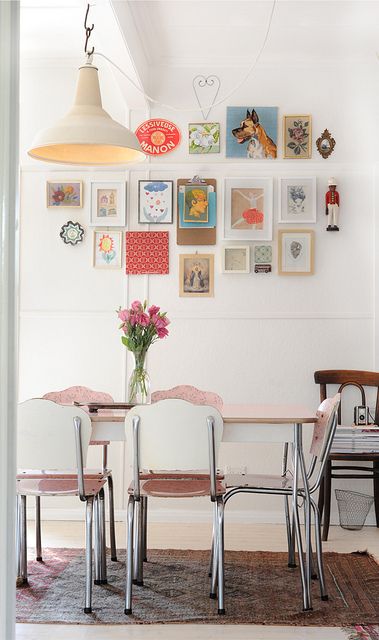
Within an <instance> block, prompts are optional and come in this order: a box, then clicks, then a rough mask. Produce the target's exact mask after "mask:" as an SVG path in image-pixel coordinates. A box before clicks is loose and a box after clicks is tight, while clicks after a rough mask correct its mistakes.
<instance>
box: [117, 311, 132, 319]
mask: <svg viewBox="0 0 379 640" xmlns="http://www.w3.org/2000/svg"><path fill="white" fill-rule="evenodd" d="M129 316H130V312H129V311H128V309H122V310H121V311H119V312H118V317H119V318H120V320H121V322H128V320H129Z"/></svg>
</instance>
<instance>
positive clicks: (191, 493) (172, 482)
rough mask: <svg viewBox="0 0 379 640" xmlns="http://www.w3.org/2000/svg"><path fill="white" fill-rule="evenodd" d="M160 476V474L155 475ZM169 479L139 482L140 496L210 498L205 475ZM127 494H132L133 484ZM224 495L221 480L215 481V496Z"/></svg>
mask: <svg viewBox="0 0 379 640" xmlns="http://www.w3.org/2000/svg"><path fill="white" fill-rule="evenodd" d="M157 475H160V474H157ZM170 476H171V477H158V478H154V479H149V480H141V482H140V493H141V496H146V497H148V496H150V497H156V498H196V497H201V496H210V479H209V475H208V476H207V475H206V474H198V475H197V474H190V475H187V474H186V475H180V474H177V475H174V474H170ZM128 492H129V493H130V494H132V493H133V492H134V486H133V483H131V484H130V486H129V489H128ZM224 493H225V486H224V483H223V481H222V480H221V479H217V480H216V495H218V496H221V495H223V494H224Z"/></svg>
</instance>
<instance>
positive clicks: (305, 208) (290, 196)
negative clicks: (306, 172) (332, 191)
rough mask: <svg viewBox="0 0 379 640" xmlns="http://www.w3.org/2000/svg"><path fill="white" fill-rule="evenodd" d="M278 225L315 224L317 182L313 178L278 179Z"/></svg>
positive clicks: (286, 177) (289, 177)
mask: <svg viewBox="0 0 379 640" xmlns="http://www.w3.org/2000/svg"><path fill="white" fill-rule="evenodd" d="M278 200H279V217H278V222H279V223H280V224H292V225H294V224H316V221H317V180H316V177H315V176H302V177H300V178H299V177H292V176H282V177H281V178H279V199H278Z"/></svg>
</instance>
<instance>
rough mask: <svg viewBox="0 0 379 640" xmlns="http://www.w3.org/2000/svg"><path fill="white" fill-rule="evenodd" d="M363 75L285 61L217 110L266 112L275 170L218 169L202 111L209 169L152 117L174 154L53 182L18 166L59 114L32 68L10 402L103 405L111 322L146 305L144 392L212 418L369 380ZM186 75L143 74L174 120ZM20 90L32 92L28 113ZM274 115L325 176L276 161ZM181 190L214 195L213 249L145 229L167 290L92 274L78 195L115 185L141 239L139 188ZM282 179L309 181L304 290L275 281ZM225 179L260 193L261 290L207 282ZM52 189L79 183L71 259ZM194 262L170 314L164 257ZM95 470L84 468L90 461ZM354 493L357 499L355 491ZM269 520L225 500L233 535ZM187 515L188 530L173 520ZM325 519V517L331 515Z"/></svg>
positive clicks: (266, 452) (373, 324) (117, 349)
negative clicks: (251, 182) (191, 277)
mask: <svg viewBox="0 0 379 640" xmlns="http://www.w3.org/2000/svg"><path fill="white" fill-rule="evenodd" d="M279 4H280V5H282V4H287V3H279ZM324 53H325V52H324ZM278 60H279V59H278ZM375 65H376V66H374V65H373V64H372V63H371V62H370V61H368V62H367V64H365V65H363V66H362V67H361V66H358V65H354V64H349V65H348V64H344V62H343V60H342V59H341V58H339V59H338V62H336V61H335V60H334V61H333V60H330V61H329V64H326V63H325V61H322V62H320V63H319V64H318V63H317V60H316V59H313V60H312V62H311V63H310V64H309V66H306V65H305V64H302V63H296V62H294V61H291V63H286V65H284V67H283V66H281V65H280V64H279V62H278V64H276V65H273V64H269V61H267V60H266V61H263V62H262V65H261V66H259V68H258V69H257V71H256V72H255V73H254V75H253V76H252V77H251V78H250V79H249V81H247V82H246V84H245V85H244V86H243V87H241V89H240V90H239V92H238V94H236V95H235V96H234V97H233V98H230V99H229V100H228V103H229V104H230V105H233V104H234V105H246V106H248V107H250V108H251V107H254V106H263V105H273V106H279V114H280V122H279V138H278V151H279V156H278V159H277V160H274V161H250V162H249V161H247V160H246V161H245V160H229V159H227V158H225V126H226V105H221V106H218V107H216V108H215V109H214V110H213V111H212V112H211V115H210V120H214V121H215V122H220V124H221V153H220V154H211V155H207V156H193V155H192V156H191V155H189V154H188V150H187V125H188V122H198V121H201V120H202V117H201V116H200V117H199V114H198V112H197V111H196V110H195V109H194V110H193V112H189V113H183V112H180V113H175V112H172V111H170V110H168V109H159V108H156V107H154V108H152V110H151V115H152V116H158V117H163V118H167V119H171V120H173V121H174V122H175V123H176V124H178V126H179V127H180V128H181V131H182V136H183V139H182V143H181V145H180V146H179V148H178V149H177V150H175V151H174V152H173V153H171V154H169V155H167V157H162V158H157V159H151V160H150V161H148V162H146V164H144V165H138V166H135V167H131V168H128V170H127V171H125V172H122V171H119V170H116V171H113V170H112V169H109V170H107V171H89V170H87V169H86V170H81V169H80V168H75V169H73V170H68V169H67V168H65V169H64V171H62V170H61V169H59V168H58V169H57V168H56V167H55V168H53V167H51V166H50V167H49V166H48V167H47V168H46V167H44V166H43V165H40V164H37V163H35V162H33V161H31V160H30V159H26V156H25V153H24V151H25V148H26V147H27V146H28V144H29V143H30V139H31V134H32V132H33V131H34V130H36V129H38V128H39V126H40V125H41V121H42V120H43V119H46V121H47V120H48V121H49V122H50V121H53V120H54V119H55V116H56V115H57V116H58V111H59V112H60V111H62V106H61V105H60V104H59V97H57V95H56V94H55V93H54V92H53V96H52V100H50V95H49V94H51V89H49V90H48V89H47V87H51V85H52V83H54V81H55V75H54V74H55V70H54V69H53V68H51V67H44V65H43V64H42V62H41V63H40V64H37V62H35V63H33V65H29V67H28V69H27V74H26V73H25V74H24V76H23V84H22V95H23V102H22V107H23V114H24V126H23V132H22V133H23V135H22V145H21V148H22V157H23V158H24V162H23V168H22V169H23V170H22V220H21V342H20V347H21V348H20V399H21V400H23V399H25V398H28V397H31V396H36V395H41V394H43V393H45V392H46V391H48V390H52V389H59V388H64V387H66V386H70V385H73V384H83V385H87V386H90V387H93V388H95V389H103V390H104V391H108V392H109V393H111V394H112V395H113V396H114V397H115V398H116V399H123V398H125V397H126V396H125V393H126V381H127V378H128V372H129V371H130V367H131V366H132V362H131V358H130V357H126V354H125V351H124V349H123V347H122V345H121V342H120V335H119V331H118V321H117V318H116V314H115V313H114V311H115V309H117V308H118V306H119V305H124V304H127V303H128V302H129V303H130V302H131V301H133V300H134V299H136V298H140V299H144V298H148V299H149V301H150V302H151V303H154V304H158V305H160V306H161V307H162V308H163V309H164V310H167V312H168V315H169V317H170V318H171V320H172V324H171V325H170V335H169V337H168V338H167V339H166V340H164V341H160V342H159V343H157V344H155V345H154V346H153V347H152V348H151V350H150V352H149V357H148V369H149V374H150V376H151V380H152V386H153V388H154V389H157V388H165V387H169V386H173V385H175V384H180V383H188V384H194V385H196V386H199V387H203V388H205V389H210V390H214V391H216V392H217V393H219V394H220V395H222V397H223V398H224V400H225V402H244V401H250V402H254V401H257V402H258V401H259V402H301V403H305V404H308V405H310V406H316V405H317V404H318V389H317V388H316V386H315V385H314V383H313V372H314V370H316V369H319V368H352V369H354V368H357V369H374V368H375V367H376V368H377V367H378V361H379V360H378V357H376V359H375V357H374V348H375V344H376V342H375V336H376V335H377V333H378V326H377V317H378V313H377V309H378V305H377V295H376V293H375V291H374V282H375V281H374V275H376V279H377V273H376V274H375V270H376V271H377V266H375V265H376V263H375V262H374V260H375V256H376V254H377V249H376V247H378V245H379V240H378V238H377V237H376V236H375V234H374V229H375V228H376V227H375V226H374V197H373V195H374V182H377V177H375V176H374V172H373V166H374V164H375V162H376V145H375V144H370V143H369V140H373V139H374V138H375V132H376V131H377V124H376V112H377V107H378V97H377V86H376V85H375V83H374V82H373V81H372V78H373V74H374V73H377V63H375ZM145 72H146V69H145ZM197 72H198V69H195V68H191V67H189V66H186V67H182V68H178V67H177V66H173V67H170V68H165V67H158V66H154V65H152V66H151V68H150V93H152V94H153V95H154V96H156V97H158V98H160V99H163V101H164V102H168V103H172V104H175V105H178V106H179V107H180V106H186V105H187V104H188V103H190V104H191V103H193V102H194V96H193V92H192V85H191V83H192V78H193V77H194V76H195V75H196V73H197ZM202 72H204V73H205V74H207V72H208V73H212V69H211V68H209V69H206V68H203V69H202ZM239 73H241V72H240V70H239V69H238V68H237V67H236V68H234V69H232V68H225V69H222V71H220V70H219V75H220V76H221V81H222V88H221V95H224V94H225V93H226V92H227V91H228V90H229V88H230V87H231V86H232V85H233V84H235V83H236V81H237V79H238V78H239ZM237 76H238V78H237ZM75 77H76V71H75V70H73V71H70V70H69V69H66V70H65V69H63V73H62V76H61V85H60V90H61V92H62V95H63V96H64V98H63V99H64V101H65V102H68V103H69V102H70V100H71V96H72V94H73V85H74V78H75ZM337 77H338V82H336V78H337ZM113 83H114V80H113V79H112V78H111V77H108V76H107V77H106V80H105V83H104V86H105V95H106V96H107V108H108V109H109V111H110V112H111V114H112V115H113V116H114V117H116V116H117V114H119V115H120V116H121V115H122V114H123V113H124V114H125V113H126V112H127V110H126V109H125V105H124V104H123V102H122V101H121V99H120V94H119V92H118V91H116V90H115V91H114V92H112V87H113V86H114V84H113ZM35 86H40V87H41V92H42V94H41V102H42V106H41V107H40V104H39V100H38V99H37V97H36V95H35ZM113 97H114V100H113ZM63 111H64V109H63ZM286 113H287V114H288V113H311V114H312V116H313V139H314V140H315V138H316V137H317V136H318V135H319V134H320V133H321V132H322V131H323V130H324V129H325V128H326V127H328V128H329V130H330V131H331V133H332V135H333V136H334V137H335V139H336V141H337V145H336V150H335V153H334V154H333V155H332V156H331V158H330V159H329V160H324V159H323V158H321V156H319V154H318V153H317V151H316V149H315V146H314V144H313V156H312V159H311V160H304V161H293V160H283V159H281V156H282V143H281V137H282V136H281V134H282V127H281V118H282V116H283V115H284V114H286ZM125 117H129V118H130V122H131V125H132V127H133V128H134V127H135V126H136V125H137V124H139V123H140V122H141V121H143V120H145V119H146V111H145V110H132V111H131V112H130V113H129V115H128V116H125ZM194 174H200V175H202V176H204V177H212V178H216V180H217V193H218V230H217V245H215V246H210V247H195V246H194V247H191V246H189V247H183V246H182V247H178V246H177V245H176V228H175V223H174V224H173V225H159V226H157V227H156V229H157V230H168V231H169V232H170V273H169V274H168V275H165V276H158V275H153V276H131V277H126V276H125V273H124V266H123V269H122V270H121V271H119V272H117V271H104V270H96V269H94V268H93V267H92V237H91V236H92V230H91V228H90V227H89V224H88V223H89V204H90V197H89V188H90V182H91V180H99V181H100V180H107V179H109V180H120V179H125V180H127V183H128V185H127V200H128V212H127V225H128V229H131V230H147V229H148V228H149V227H148V226H147V225H139V224H138V216H137V206H138V193H137V183H138V180H139V179H145V178H152V179H156V178H162V179H173V180H176V179H177V178H186V177H188V178H191V177H192V176H193V175H194ZM291 175H292V176H301V175H309V176H316V178H317V224H316V225H305V226H306V227H307V228H308V227H309V228H313V229H314V230H315V236H316V237H315V275H314V276H310V277H286V276H278V274H277V264H276V261H277V251H276V239H277V230H278V223H277V218H278V188H279V180H278V178H279V177H280V176H291ZM238 176H240V177H250V176H251V177H254V176H272V177H273V178H274V238H273V249H274V262H273V273H272V274H268V275H257V274H254V273H250V274H246V275H243V274H242V275H231V274H222V273H221V247H222V246H223V244H224V242H223V239H222V235H223V234H222V219H223V180H224V178H225V177H238ZM330 176H335V177H336V178H337V181H338V189H339V192H340V194H341V223H340V228H341V230H340V232H339V233H327V232H326V231H325V227H326V219H325V218H326V217H325V211H324V194H325V191H326V190H327V181H328V178H329V177H330ZM56 178H57V179H58V178H59V179H63V178H76V179H78V178H80V179H82V180H83V181H84V207H83V209H82V210H78V211H75V220H78V221H79V222H80V223H81V224H82V225H83V226H84V227H85V229H86V236H85V239H84V242H83V243H82V244H81V245H78V246H77V247H69V246H65V245H64V244H63V242H62V240H61V239H60V238H59V229H60V227H61V226H62V224H63V223H64V222H66V221H67V220H68V219H72V216H73V215H74V214H73V213H72V211H73V210H72V209H67V210H64V209H57V210H52V209H46V207H45V183H46V180H47V179H56ZM175 186H176V185H175ZM175 206H176V197H175ZM283 228H284V226H283ZM376 233H377V231H376ZM195 250H198V251H199V253H201V252H205V253H214V254H215V296H214V298H204V299H199V298H197V299H189V298H179V295H178V286H179V285H178V272H179V267H178V255H179V254H180V253H190V252H192V251H195ZM123 265H124V262H123ZM347 417H348V419H351V418H352V416H347ZM308 437H309V436H308ZM124 453H125V452H124V449H123V445H122V444H120V443H115V444H114V445H112V447H111V453H110V456H111V463H112V467H113V469H114V476H115V479H116V482H117V491H116V506H117V513H118V516H119V517H122V514H123V506H125V494H124V492H123V489H122V486H123V477H124V474H125V478H126V480H127V479H128V470H127V469H124ZM96 455H97V453H96V452H95V451H93V452H91V456H96ZM221 460H222V462H223V463H225V464H228V465H230V466H232V467H242V466H247V468H248V469H249V470H251V471H256V472H262V473H263V472H275V470H276V469H278V465H279V464H280V447H278V449H273V448H272V447H271V446H266V445H260V446H259V447H257V446H253V445H248V446H243V447H240V446H238V445H231V444H230V445H223V447H222V451H221ZM346 484H348V483H346ZM336 486H337V485H336ZM354 486H356V485H354ZM360 488H362V490H368V491H371V487H370V486H369V485H368V486H367V485H365V484H364V483H362V484H361V485H360ZM182 502H183V501H182ZM61 506H62V508H63V509H64V510H65V511H62V514H65V513H66V515H67V514H70V517H74V514H75V513H77V512H75V509H77V505H76V503H72V504H70V505H69V504H67V501H65V503H64V505H63V504H62V505H60V504H59V508H60V507H61ZM281 507H282V503H281V501H280V500H277V501H276V500H274V499H273V500H267V499H265V500H262V498H261V497H259V496H250V497H249V498H246V497H239V498H238V499H235V500H234V501H233V502H232V503H231V505H230V506H229V507H228V512H230V513H233V515H231V516H230V517H232V518H234V519H236V520H240V521H246V519H250V518H252V519H253V520H254V518H255V519H258V520H260V521H264V520H265V519H266V520H267V521H277V518H278V517H279V516H278V514H280V513H281ZM57 508H58V507H57V505H56V503H55V502H54V501H53V502H52V503H51V505H50V504H48V503H46V504H44V505H43V514H44V516H45V517H57V511H56V509H57ZM188 508H189V509H190V512H189V515H188V514H187V515H185V512H186V510H187V509H188ZM207 508H208V507H207V505H206V504H205V503H203V502H201V501H198V502H196V501H193V502H192V503H191V505H189V504H187V503H186V504H184V505H183V504H182V503H180V502H179V503H177V504H176V503H175V504H174V503H171V502H169V501H166V502H164V501H158V500H157V501H155V502H153V503H152V517H154V518H156V519H159V518H164V517H166V515H167V517H168V518H172V519H173V520H174V519H175V517H177V518H178V519H184V518H186V517H189V518H190V519H191V518H192V519H196V518H200V519H201V518H207V517H208V516H207ZM67 510H68V511H67ZM73 510H74V511H73ZM333 513H334V517H336V516H337V511H336V507H335V506H334V511H333ZM49 514H50V515H49ZM165 514H166V515H165ZM337 517H338V516H337Z"/></svg>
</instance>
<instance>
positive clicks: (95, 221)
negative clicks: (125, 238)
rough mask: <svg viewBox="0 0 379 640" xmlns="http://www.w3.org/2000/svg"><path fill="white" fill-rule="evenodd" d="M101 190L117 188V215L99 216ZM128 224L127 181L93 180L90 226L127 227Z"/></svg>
mask: <svg viewBox="0 0 379 640" xmlns="http://www.w3.org/2000/svg"><path fill="white" fill-rule="evenodd" d="M99 190H104V191H107V190H110V191H113V190H116V191H117V204H116V211H117V212H116V215H115V216H113V215H112V216H106V215H105V216H99V215H97V211H98V202H97V198H98V194H97V192H98V191H99ZM125 225H126V183H125V182H91V214H90V226H92V227H93V226H96V227H125Z"/></svg>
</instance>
